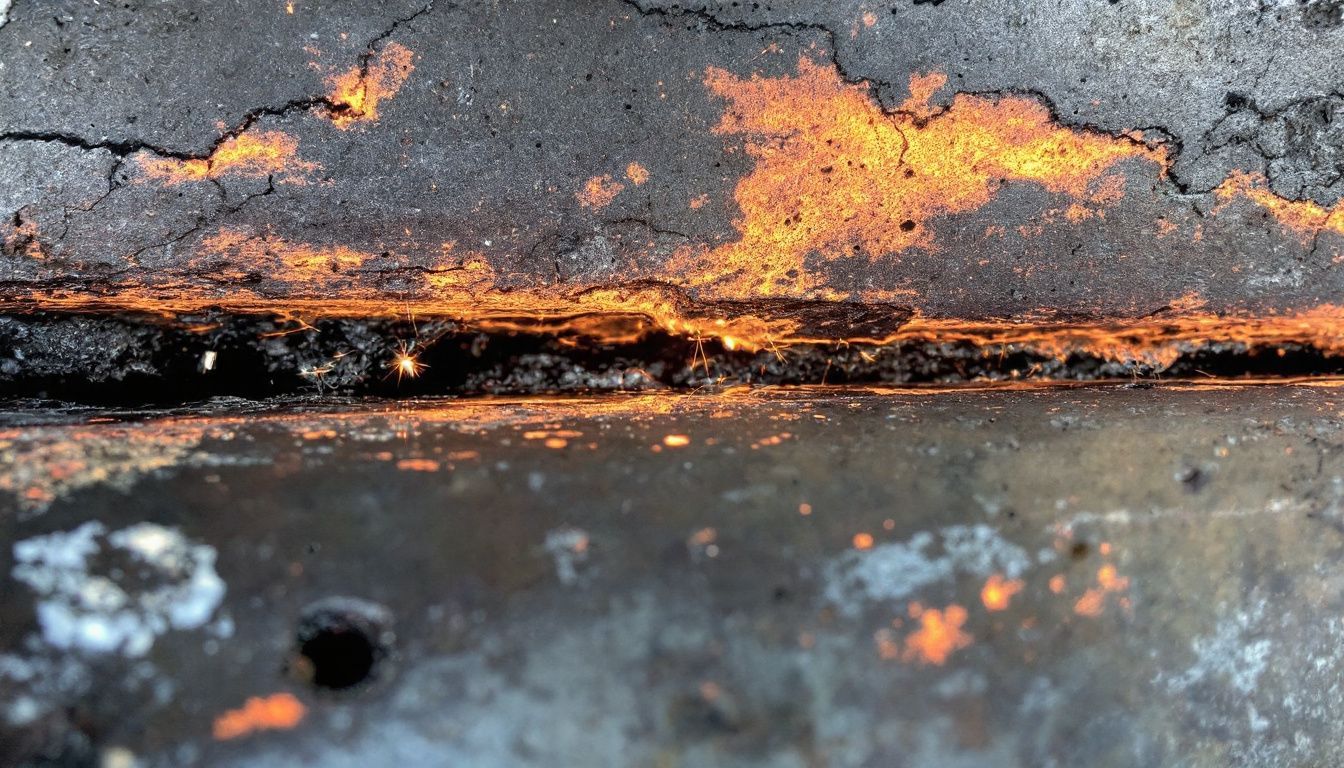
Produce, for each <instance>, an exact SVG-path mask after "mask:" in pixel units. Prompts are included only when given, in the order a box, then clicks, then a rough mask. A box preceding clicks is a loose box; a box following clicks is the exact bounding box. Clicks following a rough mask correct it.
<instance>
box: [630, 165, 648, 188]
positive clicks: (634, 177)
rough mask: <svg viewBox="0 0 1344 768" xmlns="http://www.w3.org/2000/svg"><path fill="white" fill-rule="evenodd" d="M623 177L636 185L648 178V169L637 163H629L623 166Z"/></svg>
mask: <svg viewBox="0 0 1344 768" xmlns="http://www.w3.org/2000/svg"><path fill="white" fill-rule="evenodd" d="M625 178H627V179H629V180H630V183H631V184H634V185H635V186H636V187H638V186H639V185H640V184H643V183H644V182H646V181H648V180H649V169H648V168H645V167H644V166H642V165H640V164H639V163H631V164H629V165H627V166H625Z"/></svg>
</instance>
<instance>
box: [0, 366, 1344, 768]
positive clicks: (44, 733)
mask: <svg viewBox="0 0 1344 768" xmlns="http://www.w3.org/2000/svg"><path fill="white" fill-rule="evenodd" d="M244 410H245V409H243V408H242V407H240V406H239V405H238V404H237V403H234V404H231V405H230V406H229V407H228V408H227V409H223V410H220V409H219V408H215V407H210V406H203V407H201V408H199V409H194V410H191V411H186V412H177V413H172V414H143V413H142V414H115V413H108V412H102V411H89V412H82V413H79V414H65V415H60V414H57V413H56V412H54V411H51V410H34V411H23V410H21V409H15V410H11V411H10V412H9V413H8V414H7V415H6V416H5V417H4V423H5V424H8V425H9V426H4V427H0V524H2V525H3V526H4V528H3V532H4V533H3V536H4V539H5V542H4V546H3V547H0V591H2V594H3V599H0V702H4V703H3V705H0V754H5V755H9V756H11V757H12V760H9V762H13V763H20V764H21V763H22V762H24V761H25V760H37V759H38V758H40V757H42V756H46V757H48V758H54V759H58V760H60V761H64V762H66V763H68V764H75V765H79V764H91V765H135V764H139V765H174V766H176V765H276V766H281V765H301V764H321V765H329V766H342V765H350V766H355V765H360V766H364V765H395V764H416V765H427V764H471V765H485V766H489V765H500V766H504V765H510V766H512V765H652V766H675V765H687V766H692V765H744V766H748V765H749V766H794V765H799V766H803V765H826V766H848V765H854V766H864V765H882V766H893V765H895V766H903V765H909V766H924V765H938V766H948V765H952V766H961V765H965V766H980V765H986V766H989V765H993V766H1002V765H1022V766H1040V765H1114V766H1130V765H1154V766H1157V765H1172V764H1180V765H1198V766H1202V765H1209V766H1223V765H1255V766H1266V765H1303V764H1328V763H1331V762H1334V761H1336V760H1338V759H1339V758H1340V751H1339V750H1340V747H1339V744H1341V743H1344V726H1342V725H1341V723H1344V705H1341V704H1340V703H1339V696H1338V694H1337V686H1338V680H1339V675H1340V672H1341V670H1344V643H1342V641H1344V600H1341V595H1340V588H1341V585H1342V584H1344V566H1341V565H1340V564H1339V563H1340V554H1341V552H1342V551H1344V533H1342V532H1344V519H1342V518H1341V514H1340V499H1341V497H1342V496H1344V461H1341V446H1344V428H1342V426H1341V424H1342V423H1341V413H1344V390H1341V389H1339V388H1337V382H1334V381H1329V380H1326V381H1320V382H1317V383H1315V384H1312V385H1305V384H1303V385H1293V384H1279V385H1272V386H1230V385H1204V386H1200V385H1195V384H1171V385H1159V386H1140V387H1135V386H1120V385H1105V386H1092V387H1072V388H1070V387H1060V386H1053V387H1021V388H1014V389H981V390H975V389H970V390H966V389H963V390H941V391H934V390H871V389H852V388H850V389H802V390H756V391H747V390H733V391H728V392H722V393H715V394H710V393H705V394H687V395H669V394H666V393H661V394H657V395H638V396H624V397H621V396H604V397H601V398H590V399H583V398H567V399H555V400H543V399H529V400H464V401H439V402H419V403H411V404H405V405H387V404H371V403H357V402H352V403H349V404H346V405H343V406H340V407H333V406H330V405H328V406H325V407H321V408H314V407H313V406H305V405H303V404H302V403H288V404H271V405H258V406H251V407H250V410H251V413H249V415H247V416H242V415H238V414H240V413H242V412H243V411H244ZM118 761H120V762H118ZM127 761H129V762H127ZM0 762H4V760H0Z"/></svg>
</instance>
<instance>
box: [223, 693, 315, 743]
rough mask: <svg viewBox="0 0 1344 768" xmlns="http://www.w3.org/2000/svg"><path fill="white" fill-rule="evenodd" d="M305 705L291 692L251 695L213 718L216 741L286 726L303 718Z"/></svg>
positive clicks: (305, 711) (293, 724)
mask: <svg viewBox="0 0 1344 768" xmlns="http://www.w3.org/2000/svg"><path fill="white" fill-rule="evenodd" d="M307 711H308V710H307V708H306V707H304V706H303V702H301V701H299V700H298V699H297V698H295V697H294V695H293V694H290V693H274V694H271V695H270V696H266V697H256V696H254V697H252V698H250V699H248V700H247V702H246V703H245V704H244V705H243V706H242V707H241V708H239V709H231V710H229V711H227V712H225V713H224V714H222V715H220V716H219V717H217V718H215V725H214V729H213V734H214V737H215V740H216V741H227V740H229V739H236V738H239V737H240V736H246V735H248V734H250V733H255V732H257V731H271V730H288V729H290V728H293V727H294V726H296V725H298V724H299V723H300V722H302V721H303V717H304V715H305V714H307Z"/></svg>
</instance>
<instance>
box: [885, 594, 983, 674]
mask: <svg viewBox="0 0 1344 768" xmlns="http://www.w3.org/2000/svg"><path fill="white" fill-rule="evenodd" d="M911 616H912V617H914V618H917V619H919V629H917V630H915V631H914V632H912V633H910V634H909V635H907V636H906V638H905V650H904V651H903V652H902V653H901V660H902V661H918V662H920V663H921V664H933V665H936V666H942V665H943V664H945V663H947V659H948V657H950V656H951V655H952V654H953V652H955V651H958V650H961V649H962V648H965V647H967V646H969V645H970V644H971V642H972V640H973V638H972V637H971V636H970V635H969V634H967V633H965V632H963V631H962V630H961V626H962V624H965V623H966V609H965V608H962V607H961V606H960V605H957V604H956V603H953V604H952V605H949V606H947V608H945V609H943V610H941V611H939V610H938V609H937V608H920V607H918V606H913V607H912V610H911Z"/></svg>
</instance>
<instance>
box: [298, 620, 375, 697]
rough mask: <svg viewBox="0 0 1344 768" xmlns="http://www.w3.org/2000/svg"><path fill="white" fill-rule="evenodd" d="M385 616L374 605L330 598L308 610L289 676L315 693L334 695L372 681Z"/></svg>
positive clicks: (299, 634) (301, 626) (300, 622)
mask: <svg viewBox="0 0 1344 768" xmlns="http://www.w3.org/2000/svg"><path fill="white" fill-rule="evenodd" d="M390 623H391V614H390V613H389V612H388V610H387V609H386V608H383V607H382V606H380V605H377V604H376V603H370V602H367V601H364V600H355V599H351V598H331V599H328V600H323V601H320V602H317V603H314V604H313V605H311V606H309V607H308V608H307V609H305V610H304V612H303V617H302V618H301V619H300V621H299V628H298V631H297V632H296V633H295V646H296V652H295V655H294V657H293V661H292V663H291V672H292V673H293V674H294V675H295V676H296V677H299V678H300V679H302V680H304V681H306V682H309V683H311V684H312V685H314V686H316V687H318V688H325V689H328V690H333V691H339V690H345V689H348V688H353V687H355V686H357V685H360V684H361V683H364V682H366V681H368V680H370V679H372V678H374V677H375V676H376V670H377V667H378V665H379V663H380V662H381V661H382V660H383V659H384V658H385V657H386V656H387V653H388V648H387V644H388V643H389V642H390V640H391V637H392V634H391V631H390V630H389V628H388V627H389V625H390Z"/></svg>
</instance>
